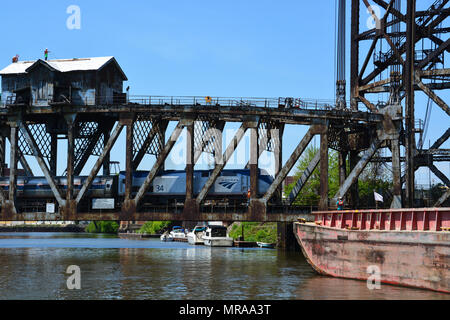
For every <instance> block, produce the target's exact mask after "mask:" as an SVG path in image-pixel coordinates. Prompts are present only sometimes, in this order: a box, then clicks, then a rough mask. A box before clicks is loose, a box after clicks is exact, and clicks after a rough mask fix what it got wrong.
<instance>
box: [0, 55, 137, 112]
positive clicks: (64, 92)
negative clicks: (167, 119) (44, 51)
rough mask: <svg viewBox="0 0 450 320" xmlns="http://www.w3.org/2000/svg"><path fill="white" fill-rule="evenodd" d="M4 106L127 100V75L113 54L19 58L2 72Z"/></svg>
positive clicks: (114, 102) (0, 72)
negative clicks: (93, 56) (29, 59)
mask: <svg viewBox="0 0 450 320" xmlns="http://www.w3.org/2000/svg"><path fill="white" fill-rule="evenodd" d="M0 75H1V76H2V83H1V84H2V97H1V105H2V106H9V105H23V106H33V107H47V106H52V105H58V104H73V105H79V106H84V105H87V106H92V105H111V104H120V103H125V101H126V94H124V93H123V82H124V81H127V80H128V79H127V77H126V75H125V73H124V72H123V70H122V68H121V67H120V66H119V64H118V63H117V61H116V59H115V58H114V57H98V58H80V59H76V58H75V59H60V60H48V61H44V60H41V59H39V60H37V61H19V62H15V63H12V64H10V65H9V66H7V67H6V68H4V69H3V70H1V71H0Z"/></svg>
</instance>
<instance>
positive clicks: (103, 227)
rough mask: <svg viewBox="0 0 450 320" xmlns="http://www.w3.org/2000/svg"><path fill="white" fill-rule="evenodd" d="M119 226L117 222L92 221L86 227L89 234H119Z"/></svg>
mask: <svg viewBox="0 0 450 320" xmlns="http://www.w3.org/2000/svg"><path fill="white" fill-rule="evenodd" d="M117 230H119V224H118V223H117V222H115V221H96V222H94V221H91V222H90V223H89V225H88V226H87V227H86V232H89V233H117Z"/></svg>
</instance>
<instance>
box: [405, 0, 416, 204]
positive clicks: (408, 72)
mask: <svg viewBox="0 0 450 320" xmlns="http://www.w3.org/2000/svg"><path fill="white" fill-rule="evenodd" d="M415 11H416V0H409V1H407V13H406V61H405V70H404V74H403V86H404V90H405V98H406V102H405V134H406V136H405V138H406V139H405V140H406V141H405V147H406V155H405V156H406V193H405V198H406V199H405V206H406V207H407V208H412V207H413V206H414V172H415V167H414V156H415V146H416V142H415V136H414V121H415V117H414V58H415V50H414V47H415V42H416V41H415V38H416V35H415V26H416V23H415Z"/></svg>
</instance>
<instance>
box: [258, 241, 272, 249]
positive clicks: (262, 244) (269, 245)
mask: <svg viewBox="0 0 450 320" xmlns="http://www.w3.org/2000/svg"><path fill="white" fill-rule="evenodd" d="M256 244H257V245H258V247H260V248H269V249H273V248H275V243H267V242H256Z"/></svg>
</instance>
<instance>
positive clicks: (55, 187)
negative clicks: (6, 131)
mask: <svg viewBox="0 0 450 320" xmlns="http://www.w3.org/2000/svg"><path fill="white" fill-rule="evenodd" d="M18 126H19V128H20V131H21V133H22V135H23V136H24V137H25V139H26V141H27V142H28V145H29V146H30V148H31V150H32V151H33V155H34V157H35V159H36V160H37V162H38V164H39V167H40V168H41V170H42V172H43V174H44V176H45V179H46V180H47V182H48V184H49V185H50V189H51V190H52V193H53V196H54V197H55V199H56V201H58V204H59V206H60V207H65V205H66V201H65V200H64V199H63V198H62V196H61V191H60V190H59V187H58V185H57V184H56V182H55V180H54V178H53V176H52V174H51V173H50V170H49V169H48V167H47V164H46V163H45V161H44V159H43V158H42V154H41V151H40V150H39V148H38V146H37V145H36V141H35V140H34V138H33V136H32V135H31V133H30V131H29V129H28V128H27V126H26V125H25V124H24V123H23V122H22V121H18Z"/></svg>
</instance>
